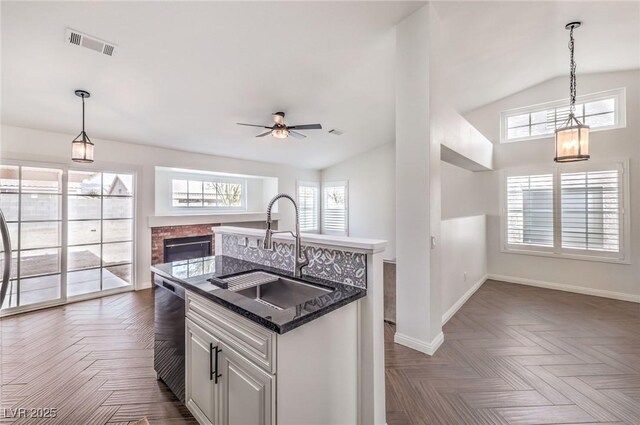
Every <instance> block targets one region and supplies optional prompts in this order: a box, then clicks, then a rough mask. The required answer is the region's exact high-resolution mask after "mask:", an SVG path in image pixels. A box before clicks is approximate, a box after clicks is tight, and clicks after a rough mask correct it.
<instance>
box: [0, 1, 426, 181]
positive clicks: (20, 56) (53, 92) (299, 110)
mask: <svg viewBox="0 0 640 425" xmlns="http://www.w3.org/2000/svg"><path fill="white" fill-rule="evenodd" d="M422 4H423V3H420V2H395V1H391V2H216V3H214V2H39V3H37V2H2V5H1V7H2V29H1V31H2V103H3V104H2V106H3V110H2V122H3V123H5V124H9V125H17V126H22V127H30V128H36V129H43V130H51V131H57V132H66V133H77V132H79V131H80V119H81V106H80V99H79V98H77V97H76V96H75V95H74V94H73V91H74V89H79V88H81V89H85V90H88V91H90V92H91V94H92V96H91V98H90V99H89V100H87V105H86V106H87V133H88V134H89V135H90V136H91V137H93V138H104V139H112V140H118V141H125V142H134V143H141V144H149V145H154V146H163V147H169V148H176V149H182V150H187V151H192V152H201V153H209V154H216V155H222V156H232V157H238V158H245V159H255V160H263V161H269V162H277V163H286V164H293V165H298V166H303V167H309V168H323V167H325V166H328V165H330V164H332V163H335V162H338V161H340V160H342V159H345V158H347V157H350V156H353V155H355V154H358V153H360V152H363V151H366V150H368V149H371V148H373V147H375V146H378V145H381V144H384V143H388V142H391V141H393V140H394V137H395V134H394V133H395V116H394V111H395V99H394V93H395V91H394V84H395V81H394V54H395V36H394V29H393V28H394V26H395V24H396V23H397V22H398V21H399V20H401V19H402V18H403V17H405V16H407V15H409V14H410V13H412V12H413V11H414V10H416V9H417V8H419V7H420V6H421V5H422ZM66 27H70V28H73V29H76V30H78V31H81V32H85V33H88V34H91V35H94V36H96V37H99V38H102V39H105V40H107V41H110V42H113V43H115V44H117V45H118V47H117V51H116V53H115V55H114V56H113V57H107V56H104V55H101V54H99V53H97V52H94V51H91V50H87V49H82V48H79V47H76V46H70V45H68V44H66V43H65V40H64V34H65V28H66ZM276 111H285V112H286V113H287V120H286V121H287V123H288V124H307V123H321V124H322V125H323V127H324V129H325V130H323V131H318V130H315V131H306V132H305V133H306V134H307V135H308V138H307V139H305V140H301V141H299V140H295V139H291V138H290V139H287V140H284V141H283V140H278V139H274V138H272V137H265V138H260V139H255V138H254V137H253V136H255V135H256V134H258V133H260V132H261V131H260V129H258V128H250V127H239V126H236V125H235V123H236V122H248V123H258V124H262V123H264V124H267V125H270V122H271V120H272V118H271V113H272V112H276ZM332 128H338V129H340V130H342V131H344V132H345V134H344V135H342V136H334V135H331V134H328V133H327V132H326V131H327V130H330V129H332ZM96 155H100V146H97V150H96Z"/></svg>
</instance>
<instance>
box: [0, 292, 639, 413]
mask: <svg viewBox="0 0 640 425" xmlns="http://www.w3.org/2000/svg"><path fill="white" fill-rule="evenodd" d="M0 332H1V334H0V338H1V343H2V345H1V346H0V350H1V351H0V360H1V363H0V366H1V369H0V380H1V382H2V388H1V389H0V391H1V392H0V423H2V424H5V423H6V424H18V425H24V424H64V425H105V424H109V425H116V424H122V425H124V424H127V425H128V424H131V423H133V422H134V421H136V420H138V419H140V418H141V417H143V416H147V417H148V419H149V421H150V423H151V424H152V425H181V424H189V425H193V424H195V423H196V422H195V420H194V419H193V418H192V417H191V415H190V414H189V412H188V411H187V410H186V408H185V407H184V406H182V405H181V403H180V402H179V401H178V400H177V399H176V398H175V397H174V396H173V394H172V393H171V392H170V391H169V390H168V389H167V388H166V386H164V384H163V383H162V382H158V381H156V379H155V372H154V370H153V293H152V291H151V290H145V291H139V292H130V293H125V294H120V295H114V296H110V297H105V298H102V299H97V300H90V301H84V302H80V303H75V304H69V305H67V306H62V307H55V308H51V309H47V310H42V311H39V312H34V313H27V314H22V315H18V316H14V317H8V318H4V319H2V320H1V322H0ZM444 332H445V342H444V344H443V345H442V347H441V348H440V349H439V350H438V352H437V353H436V354H435V355H434V356H433V357H429V356H426V355H423V354H421V353H418V352H416V351H413V350H411V349H408V348H406V347H402V346H400V345H396V344H394V343H393V327H392V326H390V325H386V326H385V339H386V363H387V368H386V377H387V424H388V425H405V424H406V425H465V424H499V425H513V424H524V425H527V424H618V425H620V424H627V425H640V305H638V304H634V303H627V302H621V301H614V300H607V299H602V298H596V297H589V296H584V295H577V294H570V293H563V292H558V291H551V290H545V289H539V288H531V287H526V286H520V285H514V284H508V283H502V282H494V281H488V282H487V283H485V284H484V285H483V286H482V288H480V290H479V291H478V292H477V293H476V294H475V295H474V296H473V297H471V299H470V300H469V301H468V302H467V303H466V304H465V305H464V306H463V307H462V309H460V311H459V312H458V313H456V315H454V317H453V318H452V319H451V320H450V321H449V323H447V324H446V325H445V327H444ZM19 407H24V408H47V407H49V408H57V409H58V411H57V417H56V418H50V419H42V418H28V417H27V418H12V417H6V416H7V415H6V414H5V415H4V416H3V414H2V413H3V410H1V409H9V408H12V409H15V408H19ZM5 413H6V411H5ZM319 425H321V424H319Z"/></svg>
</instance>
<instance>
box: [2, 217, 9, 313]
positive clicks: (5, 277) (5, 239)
mask: <svg viewBox="0 0 640 425" xmlns="http://www.w3.org/2000/svg"><path fill="white" fill-rule="evenodd" d="M0 234H2V246H3V248H4V269H3V271H2V284H1V285H0V307H2V304H4V299H5V297H6V296H7V289H8V288H9V278H10V276H11V236H10V235H9V226H8V225H7V220H6V219H5V217H4V214H3V213H2V210H0Z"/></svg>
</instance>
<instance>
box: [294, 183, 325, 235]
mask: <svg viewBox="0 0 640 425" xmlns="http://www.w3.org/2000/svg"><path fill="white" fill-rule="evenodd" d="M319 186H320V185H319V184H318V183H314V182H299V183H298V208H299V211H300V231H301V232H307V233H313V232H318V230H319V226H318V224H319V223H318V222H319V215H320V187H319Z"/></svg>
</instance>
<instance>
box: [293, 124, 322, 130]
mask: <svg viewBox="0 0 640 425" xmlns="http://www.w3.org/2000/svg"><path fill="white" fill-rule="evenodd" d="M288 128H289V130H291V129H294V130H322V126H321V125H320V124H303V125H290V126H288Z"/></svg>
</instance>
